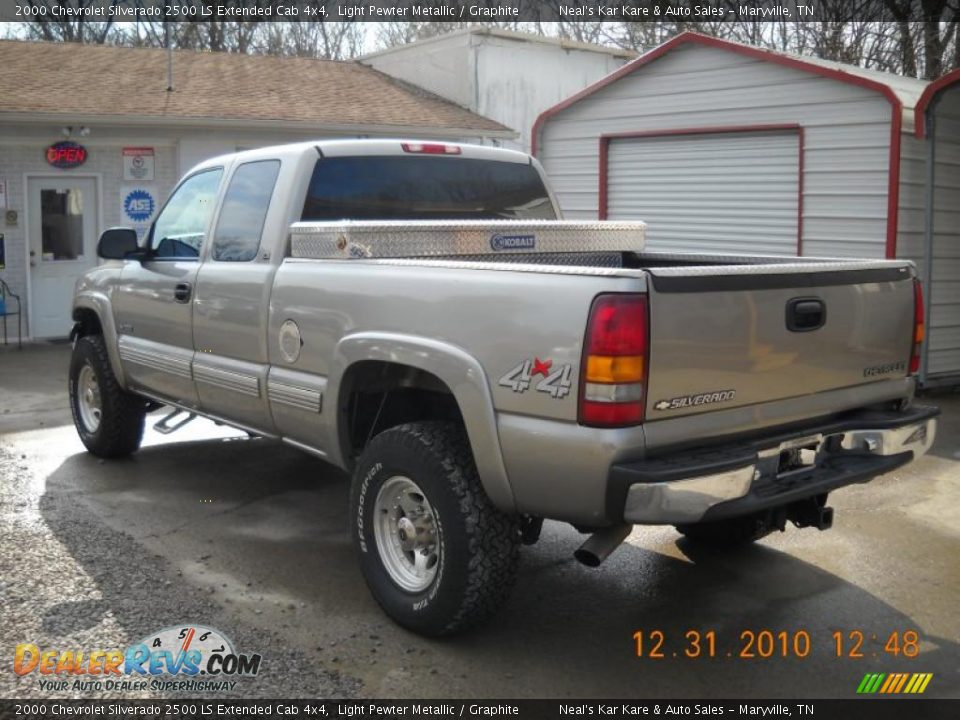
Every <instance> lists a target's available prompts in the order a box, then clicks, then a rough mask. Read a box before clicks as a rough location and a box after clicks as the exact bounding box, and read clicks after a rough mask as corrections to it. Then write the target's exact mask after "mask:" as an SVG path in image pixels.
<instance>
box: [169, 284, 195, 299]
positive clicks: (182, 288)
mask: <svg viewBox="0 0 960 720" xmlns="http://www.w3.org/2000/svg"><path fill="white" fill-rule="evenodd" d="M192 290H193V287H192V286H191V285H190V283H188V282H182V283H177V286H176V287H175V288H174V289H173V299H174V300H176V301H177V302H178V303H188V302H190V292H191V291H192Z"/></svg>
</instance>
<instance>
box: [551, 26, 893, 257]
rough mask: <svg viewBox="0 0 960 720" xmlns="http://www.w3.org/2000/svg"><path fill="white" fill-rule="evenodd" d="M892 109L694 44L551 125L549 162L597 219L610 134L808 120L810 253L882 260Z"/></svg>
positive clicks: (567, 191) (585, 213)
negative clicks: (602, 141)
mask: <svg viewBox="0 0 960 720" xmlns="http://www.w3.org/2000/svg"><path fill="white" fill-rule="evenodd" d="M890 113H891V108H890V104H889V102H888V101H887V100H886V99H885V98H884V97H883V96H882V95H880V94H879V93H876V92H873V91H871V90H867V89H865V88H860V87H856V86H853V85H848V84H844V83H839V82H834V81H832V80H829V79H826V78H823V77H818V76H815V75H812V74H810V73H806V72H803V71H801V70H795V69H793V68H788V67H784V66H781V65H776V64H774V63H770V62H765V61H762V60H757V59H753V58H748V57H744V56H742V55H738V54H735V53H731V52H726V51H724V50H721V49H717V48H710V47H703V46H699V45H685V46H681V47H678V48H676V49H674V50H672V51H671V52H670V53H668V54H667V55H665V56H663V57H661V58H658V59H657V60H654V61H653V62H651V63H650V64H649V65H646V66H644V67H642V68H640V69H638V70H637V71H636V72H634V73H631V74H629V75H627V76H625V77H623V78H620V79H619V80H618V81H616V82H615V83H612V84H611V85H609V86H607V87H605V88H603V89H601V90H599V91H597V92H596V93H594V94H593V95H591V96H589V97H587V98H584V99H583V100H581V101H580V102H578V103H575V104H574V105H572V106H571V107H569V108H567V109H566V110H564V111H562V112H561V113H560V114H558V115H556V116H554V117H552V118H550V119H549V120H548V121H547V122H546V124H545V126H544V129H543V134H542V136H541V142H540V151H539V157H540V159H541V161H542V162H543V164H544V166H545V168H546V170H547V173H548V174H549V175H550V177H551V179H552V180H553V183H554V187H555V189H556V191H557V195H558V198H559V200H560V204H561V206H562V207H563V209H564V212H565V213H566V214H567V216H568V217H571V218H595V217H597V213H598V199H599V197H598V189H599V172H598V164H599V137H600V136H601V135H603V134H612V133H626V132H637V131H662V130H671V129H678V128H702V127H714V126H744V125H746V126H752V125H768V124H781V123H795V124H799V125H802V126H803V128H804V133H805V136H804V147H805V152H804V212H803V228H804V232H803V252H804V254H805V255H834V256H845V257H877V258H879V257H883V256H884V251H885V239H886V217H887V182H888V166H889V143H890V121H891V116H890ZM650 237H651V240H652V242H657V239H656V236H655V235H654V233H652V232H651V236H650Z"/></svg>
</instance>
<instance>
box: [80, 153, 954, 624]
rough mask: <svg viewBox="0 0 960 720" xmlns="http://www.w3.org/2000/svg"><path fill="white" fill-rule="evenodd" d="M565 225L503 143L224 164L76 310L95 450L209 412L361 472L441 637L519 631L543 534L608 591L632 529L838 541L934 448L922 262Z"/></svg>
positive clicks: (403, 612) (359, 494)
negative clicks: (509, 616) (572, 535)
mask: <svg viewBox="0 0 960 720" xmlns="http://www.w3.org/2000/svg"><path fill="white" fill-rule="evenodd" d="M558 218H559V210H558V208H557V203H556V201H555V199H554V198H553V196H552V194H551V192H550V190H549V186H548V185H547V183H546V179H545V178H544V175H543V172H542V170H541V168H540V166H539V165H538V163H537V162H536V161H535V160H534V159H532V158H531V157H529V156H527V155H524V154H522V153H517V152H512V151H507V150H500V149H495V148H490V147H476V146H468V145H451V144H441V143H424V142H419V141H416V142H414V141H409V142H404V141H400V140H362V141H323V142H315V143H304V144H297V145H287V146H283V147H272V148H264V149H259V150H251V151H247V152H241V153H237V154H234V155H228V156H224V157H219V158H215V159H213V160H209V161H207V162H204V163H202V164H201V165H198V166H197V167H195V168H194V169H193V170H191V171H190V173H188V175H187V176H186V177H185V178H184V179H183V180H182V181H181V182H180V184H179V185H178V186H177V188H176V189H175V190H174V191H173V193H172V195H171V196H170V199H169V200H168V201H167V203H166V205H165V207H164V208H163V209H162V210H161V211H160V213H159V215H158V217H157V219H156V221H155V222H154V223H153V226H152V227H151V229H150V232H149V234H148V236H147V239H146V243H145V244H144V245H142V246H141V245H138V242H137V236H136V234H135V233H134V231H133V230H130V229H123V228H115V229H111V230H108V231H106V232H105V233H104V234H103V236H102V237H101V239H100V244H99V255H100V257H101V258H103V259H104V260H105V262H103V263H101V264H100V265H99V266H98V267H97V268H95V269H94V270H92V271H90V272H89V273H88V274H87V275H86V276H85V277H84V278H83V279H82V280H81V281H80V282H79V283H78V285H77V288H76V295H75V299H74V304H73V318H74V320H75V322H76V325H75V328H74V331H73V337H74V339H75V345H74V352H73V359H72V362H71V367H70V403H71V407H72V409H73V415H74V420H75V422H76V426H77V430H78V432H79V434H80V437H81V439H82V440H83V442H84V444H85V445H86V447H87V448H88V449H89V450H90V452H92V453H94V454H95V455H98V456H100V457H119V456H124V455H128V454H130V453H132V452H134V451H136V450H137V448H138V447H139V444H140V440H141V437H142V434H143V430H144V422H145V415H146V414H147V413H148V412H150V411H153V410H156V409H158V408H159V407H160V406H169V408H170V414H169V415H167V416H166V417H164V418H163V419H162V420H161V421H159V422H158V423H157V425H156V428H157V429H158V430H160V431H163V432H170V431H172V430H174V429H176V428H178V427H180V426H181V425H183V424H184V423H185V422H186V421H188V420H190V419H191V418H192V417H194V416H196V415H200V416H204V417H208V418H212V419H214V420H216V421H218V422H223V423H227V424H229V425H232V426H235V427H237V428H241V429H243V430H246V431H248V432H250V433H253V434H256V435H261V436H266V437H271V438H278V439H280V440H282V441H283V442H286V443H289V444H290V445H293V446H295V447H298V448H302V449H303V450H305V451H307V452H310V453H314V454H315V455H318V456H320V457H322V458H324V459H325V460H327V461H329V462H330V463H333V464H334V465H337V466H339V467H341V468H345V469H346V470H348V471H349V472H350V473H352V477H353V484H352V492H351V497H350V510H349V512H350V515H351V522H352V532H353V536H354V539H355V542H356V546H357V548H358V553H359V557H360V562H361V566H362V570H363V574H364V576H365V578H366V581H367V583H368V584H369V586H370V590H371V591H372V593H373V595H374V596H375V597H376V599H377V601H378V602H379V603H380V604H381V605H382V606H383V608H384V610H385V611H386V612H387V613H388V614H389V615H390V616H391V617H393V618H394V619H395V620H396V621H397V622H399V623H401V624H402V625H404V626H406V627H409V628H411V629H413V630H415V631H418V632H421V633H425V634H434V635H440V634H446V633H452V632H455V631H458V630H461V629H463V628H465V627H468V626H470V625H472V624H474V623H476V622H478V621H480V620H482V619H483V618H485V617H487V616H489V615H490V614H491V613H492V612H493V611H494V610H495V609H496V608H497V606H498V605H499V604H500V603H501V602H502V601H503V600H504V598H505V597H506V596H507V594H508V592H509V590H510V588H511V585H512V581H513V578H514V575H515V573H516V570H517V566H518V556H519V546H520V545H521V544H523V543H527V544H530V543H533V542H535V541H536V540H537V538H538V536H539V532H540V527H541V525H542V522H543V519H544V518H548V519H553V520H561V521H566V522H569V523H572V524H573V525H574V526H575V527H576V528H578V529H579V530H580V531H581V532H583V533H587V534H589V537H588V538H587V539H586V542H584V544H583V545H582V546H581V547H580V548H579V549H578V550H577V551H576V553H575V555H576V557H577V558H578V559H579V560H580V561H581V562H584V563H585V564H587V565H598V564H599V563H600V562H602V561H603V560H604V558H605V557H606V556H607V555H609V553H610V552H612V551H613V550H614V549H615V548H616V547H617V546H618V545H619V544H620V543H621V542H622V541H623V540H624V539H625V538H626V536H627V534H628V533H629V532H630V530H631V528H632V526H633V525H636V524H670V525H675V526H676V527H677V529H678V530H679V531H680V532H681V533H683V534H685V535H686V536H688V537H689V538H690V539H691V540H692V541H697V542H706V543H712V544H716V545H719V544H723V543H736V542H748V541H751V540H755V539H757V538H760V537H762V536H763V535H766V534H768V533H770V532H772V531H775V530H783V529H784V528H785V526H786V524H787V522H790V523H792V524H793V525H796V526H798V527H816V528H819V529H821V530H824V529H826V528H828V527H830V525H831V522H832V516H833V512H832V509H831V508H829V507H828V506H827V504H826V502H827V495H828V493H830V492H831V491H833V490H835V489H837V488H840V487H843V486H845V485H849V484H851V483H862V482H866V481H868V480H870V479H872V478H874V477H876V476H878V475H881V474H883V473H886V472H889V471H891V470H893V469H895V468H898V467H900V466H901V465H903V464H904V463H907V462H909V461H910V460H912V459H913V458H915V457H918V456H919V455H922V454H923V453H924V452H926V451H927V449H928V448H929V447H930V445H931V443H932V442H933V438H934V433H935V429H936V424H935V423H936V421H935V416H936V415H937V410H936V409H935V408H932V407H924V406H920V405H917V404H915V403H914V402H913V396H914V390H915V385H916V380H915V376H914V373H915V372H916V370H917V360H918V357H919V354H918V353H919V347H920V343H921V342H922V339H923V303H922V300H921V297H920V291H919V284H918V282H917V280H916V279H915V274H914V268H913V266H912V265H911V264H910V263H909V262H902V261H890V262H887V261H841V260H824V259H808V258H803V259H798V258H789V259H785V258H773V257H759V256H758V257H732V256H731V257H728V256H721V255H711V256H706V255H703V256H700V255H684V254H663V253H650V252H645V251H644V226H643V224H642V223H610V222H574V221H563V220H559V219H558ZM265 451H266V450H265Z"/></svg>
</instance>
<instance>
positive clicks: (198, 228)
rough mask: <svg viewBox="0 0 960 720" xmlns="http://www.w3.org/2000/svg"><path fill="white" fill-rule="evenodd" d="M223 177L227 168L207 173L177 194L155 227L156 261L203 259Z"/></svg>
mask: <svg viewBox="0 0 960 720" xmlns="http://www.w3.org/2000/svg"><path fill="white" fill-rule="evenodd" d="M221 177H223V168H214V169H212V170H204V171H203V172H199V173H197V174H196V175H192V176H191V177H189V178H187V179H186V180H184V181H183V182H182V183H181V184H180V186H179V187H178V188H177V189H176V190H175V191H174V193H173V195H172V196H170V199H169V200H168V201H167V204H166V206H164V208H163V210H162V211H161V212H160V216H159V217H158V218H157V220H156V222H155V223H154V225H153V232H152V233H151V237H150V248H151V249H152V250H153V257H155V258H167V259H169V258H182V259H188V260H190V259H194V260H195V259H196V258H198V257H199V256H200V251H201V250H202V249H203V241H204V239H205V237H206V233H207V228H208V227H209V226H210V216H211V215H212V214H213V206H214V204H215V203H216V200H217V188H219V187H220V178H221Z"/></svg>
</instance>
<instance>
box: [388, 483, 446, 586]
mask: <svg viewBox="0 0 960 720" xmlns="http://www.w3.org/2000/svg"><path fill="white" fill-rule="evenodd" d="M374 513H375V516H376V517H375V520H374V523H373V535H374V538H375V539H376V543H377V553H378V554H379V555H380V560H381V562H382V563H383V566H384V568H385V569H386V571H387V574H388V575H390V578H391V579H392V580H393V581H394V582H395V583H396V584H397V585H399V586H400V587H401V588H402V589H404V590H406V591H407V592H414V593H415V592H423V591H424V590H426V589H427V588H428V587H430V584H431V583H432V582H433V580H434V578H435V577H436V576H437V569H438V568H439V567H440V544H439V542H438V537H437V536H438V531H437V517H436V514H435V513H434V511H433V507H432V506H431V505H430V502H429V501H428V500H427V497H426V495H424V493H423V491H422V490H421V489H420V487H419V486H418V485H417V484H416V483H415V482H413V480H411V479H410V478H408V477H404V476H402V475H394V476H393V477H391V478H389V479H388V480H387V481H386V482H385V483H384V484H383V485H382V486H381V487H380V492H379V493H377V499H376V502H375V504H374Z"/></svg>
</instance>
